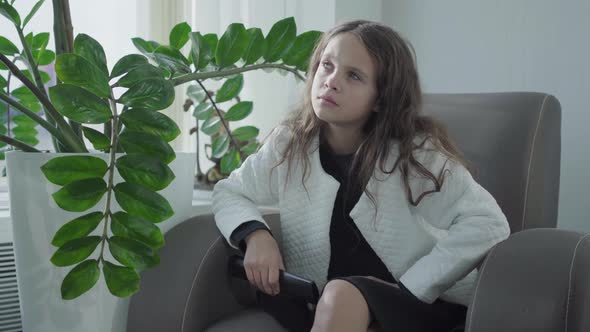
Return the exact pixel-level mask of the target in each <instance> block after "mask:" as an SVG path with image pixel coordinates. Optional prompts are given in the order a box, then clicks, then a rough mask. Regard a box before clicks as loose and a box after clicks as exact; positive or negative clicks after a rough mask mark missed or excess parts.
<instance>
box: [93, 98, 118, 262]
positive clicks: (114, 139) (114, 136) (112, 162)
mask: <svg viewBox="0 0 590 332" xmlns="http://www.w3.org/2000/svg"><path fill="white" fill-rule="evenodd" d="M109 104H110V106H111V111H112V112H113V119H112V120H111V149H110V157H109V180H108V183H107V201H106V207H105V211H104V229H103V233H102V243H101V246H100V256H99V257H98V259H99V260H100V261H103V260H104V259H103V252H104V246H105V242H106V240H107V239H108V233H107V232H108V224H109V217H111V199H112V194H113V178H114V176H115V161H116V158H117V155H116V154H117V149H116V148H115V147H116V146H117V139H118V137H119V132H118V130H117V128H118V122H119V116H118V115H117V104H116V103H115V98H114V97H113V92H112V91H111V96H110V98H109Z"/></svg>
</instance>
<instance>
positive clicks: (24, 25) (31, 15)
mask: <svg viewBox="0 0 590 332" xmlns="http://www.w3.org/2000/svg"><path fill="white" fill-rule="evenodd" d="M43 2H45V0H39V1H37V3H36V4H35V5H34V6H33V8H32V9H31V11H30V12H29V15H27V17H25V20H24V21H23V29H24V28H25V27H26V26H27V23H29V21H30V20H31V18H33V16H35V13H37V10H39V7H41V5H42V4H43Z"/></svg>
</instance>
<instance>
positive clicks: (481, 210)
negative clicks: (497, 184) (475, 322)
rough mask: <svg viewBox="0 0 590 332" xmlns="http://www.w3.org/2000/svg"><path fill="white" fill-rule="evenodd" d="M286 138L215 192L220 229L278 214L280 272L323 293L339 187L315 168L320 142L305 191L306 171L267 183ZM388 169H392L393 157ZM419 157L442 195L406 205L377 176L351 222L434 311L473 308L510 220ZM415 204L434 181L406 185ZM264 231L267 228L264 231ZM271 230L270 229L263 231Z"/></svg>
mask: <svg viewBox="0 0 590 332" xmlns="http://www.w3.org/2000/svg"><path fill="white" fill-rule="evenodd" d="M289 135H290V131H289V130H288V129H286V128H285V127H279V128H277V129H275V130H274V131H273V133H272V134H271V135H270V136H269V138H268V140H267V142H266V143H265V144H264V145H263V146H262V148H261V149H260V151H259V152H258V153H256V154H254V155H251V156H250V157H248V158H247V159H246V160H245V161H244V163H243V165H242V166H241V167H240V168H239V169H238V170H236V171H234V172H233V173H232V174H231V175H230V176H229V178H227V179H225V180H222V181H220V182H219V183H218V184H217V185H216V186H215V189H214V191H213V212H214V213H215V220H216V223H217V227H218V228H219V230H220V231H221V233H222V234H223V236H224V237H225V238H226V240H228V242H229V237H230V235H231V233H232V232H233V231H234V230H235V229H236V228H237V227H238V226H240V224H242V223H244V222H246V221H249V220H258V221H260V222H262V223H265V222H264V219H262V216H261V214H260V212H259V210H258V208H257V206H261V205H275V204H278V206H279V210H280V215H281V231H282V237H283V253H282V254H283V259H284V262H285V265H286V269H287V270H288V271H289V272H291V273H294V274H297V275H301V276H302V277H305V278H308V279H312V280H314V281H315V282H316V283H317V284H318V286H319V287H320V289H321V288H323V286H324V285H325V284H326V277H327V273H328V263H329V261H330V240H329V229H330V221H331V217H332V209H333V206H334V200H335V198H336V193H337V191H338V187H339V185H340V184H339V183H338V181H336V180H335V179H334V178H333V177H331V176H330V175H328V174H326V173H325V172H324V170H323V168H322V166H321V164H320V158H319V149H317V147H318V144H319V139H318V138H317V137H316V138H315V141H314V144H313V145H312V147H311V149H310V152H309V153H310V159H311V175H310V176H309V178H308V180H307V181H306V187H307V191H306V190H305V189H304V188H303V186H302V184H301V175H302V172H303V167H302V166H301V165H299V163H295V164H294V167H293V169H292V175H291V177H290V178H289V183H288V184H287V187H286V188H285V186H284V184H285V175H286V171H287V163H286V162H285V163H283V164H281V165H280V166H279V167H277V168H275V169H274V171H273V172H272V173H271V168H272V167H273V166H274V165H276V164H277V162H278V160H280V159H279V158H280V152H281V151H283V149H284V147H285V144H286V143H287V141H288V138H289ZM393 150H395V151H392V152H391V154H390V158H389V159H388V163H387V166H388V167H387V168H386V169H389V170H390V169H391V166H392V165H393V163H394V162H395V160H396V158H397V155H398V151H397V150H398V149H397V146H396V147H395V148H394V149H393ZM415 157H416V159H417V160H418V161H420V162H421V163H422V164H423V165H424V166H425V167H427V168H428V169H429V170H430V171H431V172H432V173H433V174H434V175H435V176H436V175H438V174H439V172H440V170H441V168H442V167H443V165H444V167H446V168H447V169H448V170H449V171H450V172H447V175H446V178H445V182H444V185H443V187H442V190H441V191H440V192H437V193H433V194H429V195H427V196H425V197H424V198H423V200H422V201H421V202H420V204H419V205H418V206H417V207H414V206H412V205H411V204H409V202H408V201H407V199H406V195H405V192H404V189H403V183H402V180H401V177H400V173H399V171H398V170H396V171H395V172H394V173H393V174H384V173H382V172H381V171H380V170H379V168H378V169H377V171H376V173H375V174H376V178H375V176H374V177H373V178H371V180H370V181H369V183H368V185H367V186H368V189H369V190H370V191H371V193H373V195H374V197H375V198H376V199H377V207H378V209H377V216H376V217H377V218H376V221H375V219H374V218H373V216H374V206H373V205H372V204H371V201H370V199H369V198H368V197H367V196H366V194H365V193H363V194H362V196H361V198H360V200H359V201H358V203H357V204H356V205H355V207H354V208H353V209H352V211H351V212H350V216H351V218H352V219H353V221H354V222H355V224H356V225H357V227H358V228H359V230H360V231H361V233H362V234H363V236H364V237H365V239H366V240H367V242H368V243H369V244H370V245H371V247H372V248H373V250H374V251H375V252H376V254H377V255H378V256H379V257H380V258H381V260H382V261H383V263H385V265H386V266H387V268H388V269H389V271H390V272H391V273H392V275H393V276H394V277H395V278H396V279H397V280H400V281H401V282H402V283H403V284H404V286H406V287H407V288H408V289H409V290H410V291H411V292H412V293H413V294H414V295H415V296H417V297H418V298H419V299H421V300H422V301H425V302H428V303H432V302H434V300H436V299H437V298H438V297H441V298H442V299H444V300H447V301H450V302H454V303H461V304H464V305H469V303H470V302H471V298H472V294H473V289H474V286H475V282H476V279H477V270H476V269H475V267H476V265H477V264H478V263H479V262H480V261H481V259H482V258H483V257H484V256H485V254H486V253H487V252H488V250H489V249H490V248H491V247H492V246H494V245H495V244H496V243H498V242H500V241H502V240H504V239H506V238H507V237H508V235H509V233H510V230H509V227H508V222H507V221H506V217H505V216H504V214H503V213H502V211H501V210H500V207H499V206H498V205H497V203H496V201H495V199H494V198H493V197H492V196H491V195H490V194H489V193H488V192H487V191H486V190H485V189H483V188H482V187H481V186H480V185H479V184H478V183H477V182H475V181H474V180H473V178H472V177H471V175H470V174H469V172H468V171H467V170H466V169H465V168H464V167H463V166H461V165H459V164H458V163H454V162H451V161H449V162H448V163H446V165H445V161H447V158H446V157H444V155H442V154H440V153H438V152H434V151H432V150H429V151H426V150H422V151H420V152H419V153H415ZM410 185H411V187H412V193H413V196H414V199H416V198H417V197H418V196H419V195H420V194H421V193H422V192H424V191H427V190H431V189H433V183H432V181H430V180H428V179H424V178H421V177H419V176H417V175H416V176H414V177H412V178H411V180H410ZM265 224H266V223H265ZM267 227H268V225H267Z"/></svg>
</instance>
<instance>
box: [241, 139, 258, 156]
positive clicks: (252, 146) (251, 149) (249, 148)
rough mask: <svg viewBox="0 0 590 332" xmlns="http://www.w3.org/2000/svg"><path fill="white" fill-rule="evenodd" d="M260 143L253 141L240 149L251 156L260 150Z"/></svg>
mask: <svg viewBox="0 0 590 332" xmlns="http://www.w3.org/2000/svg"><path fill="white" fill-rule="evenodd" d="M259 146H260V144H258V142H252V143H248V144H246V145H244V146H243V147H241V148H240V151H241V152H242V153H244V154H245V155H247V156H249V155H251V154H253V153H255V152H256V151H258V148H259Z"/></svg>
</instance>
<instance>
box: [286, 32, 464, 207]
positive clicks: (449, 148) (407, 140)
mask: <svg viewBox="0 0 590 332" xmlns="http://www.w3.org/2000/svg"><path fill="white" fill-rule="evenodd" d="M342 33H350V34H352V35H354V36H356V37H357V38H358V39H359V40H360V41H361V42H362V43H363V45H364V46H365V47H366V49H367V51H368V52H369V54H370V55H371V56H372V57H373V59H374V61H375V63H376V64H377V73H378V76H377V82H376V86H377V91H378V96H377V99H376V105H377V107H378V109H379V111H378V112H372V114H371V116H370V118H369V120H368V121H367V123H366V125H365V126H364V128H363V133H364V139H363V141H362V143H361V144H360V146H359V147H358V149H357V151H356V152H355V153H354V157H353V161H352V165H351V171H350V172H351V173H350V174H355V178H354V181H355V182H354V183H355V184H356V185H358V186H361V188H363V189H362V190H363V191H365V193H366V194H367V196H368V197H369V198H370V199H371V201H372V202H373V204H374V205H375V206H376V202H375V198H374V197H373V195H372V194H371V193H370V192H369V191H368V189H367V188H366V184H367V183H368V181H369V179H370V178H371V176H373V174H374V171H375V169H376V166H377V164H379V167H380V169H381V171H382V172H383V173H385V174H391V173H393V172H394V171H395V169H396V168H398V167H399V170H400V173H401V175H402V179H403V183H404V187H405V192H406V196H407V198H408V201H409V203H410V204H412V205H413V206H417V205H418V204H419V203H420V201H421V200H422V198H423V197H424V196H425V195H427V194H429V193H433V192H438V191H440V190H441V188H442V185H443V182H444V174H445V172H444V171H443V170H441V172H440V173H439V174H438V175H437V176H435V175H434V174H432V172H430V171H429V170H428V169H427V168H426V167H424V165H422V164H421V163H420V162H419V161H418V160H417V159H416V158H415V156H414V153H413V152H414V151H416V150H417V149H421V148H423V146H424V144H425V143H426V141H427V140H429V141H430V142H432V145H433V146H434V149H435V150H437V151H439V152H441V153H443V154H444V155H446V156H447V157H448V158H450V159H452V160H454V161H456V162H459V163H460V164H462V165H463V166H464V167H465V168H467V169H468V170H469V171H470V172H473V168H472V166H471V164H470V163H469V162H468V161H467V160H466V159H465V158H464V157H463V154H462V153H461V151H459V149H458V148H457V146H456V145H455V143H454V142H453V141H452V140H451V139H450V137H449V135H448V132H447V130H446V128H445V126H444V125H443V124H442V123H441V122H439V121H437V120H435V119H434V118H432V117H430V116H426V115H424V114H422V91H421V88H420V81H419V78H418V71H417V69H416V60H415V55H414V50H413V48H412V46H411V44H410V43H409V42H408V41H406V40H405V39H404V38H403V37H401V36H400V35H399V34H398V33H397V32H395V31H394V30H393V29H391V28H390V27H388V26H386V25H384V24H381V23H377V22H371V21H364V20H356V21H350V22H345V23H342V24H339V25H337V26H335V27H334V28H332V29H331V30H329V31H327V32H326V33H324V34H323V35H322V37H321V38H320V40H319V41H318V43H317V45H316V47H315V49H314V52H313V55H312V57H311V58H310V62H309V67H308V68H309V69H308V73H307V80H306V84H305V90H304V94H303V100H302V101H301V104H300V106H299V107H298V108H296V109H295V110H294V111H293V112H291V114H290V115H289V116H288V117H287V119H286V120H284V121H283V123H282V125H284V126H286V127H288V128H289V129H290V131H291V132H292V135H291V137H290V140H289V142H288V143H287V145H286V148H285V150H284V151H283V156H282V159H281V160H280V161H279V163H278V165H280V164H282V163H283V162H285V161H287V162H288V171H287V178H288V177H289V176H290V173H291V169H292V163H293V161H294V160H300V161H302V162H303V167H304V171H303V177H302V179H301V182H302V184H303V186H304V187H305V180H306V178H307V177H308V176H309V172H310V170H309V168H310V159H309V155H308V153H309V149H310V146H311V144H312V142H313V140H314V138H315V137H316V135H319V134H320V130H321V128H322V126H323V125H324V124H325V123H324V122H323V121H322V120H320V119H319V118H318V117H317V116H316V115H315V113H314V112H313V108H312V104H311V88H312V82H313V79H314V76H315V74H316V71H317V69H318V66H319V63H320V59H321V56H322V52H323V51H324V49H325V47H326V45H327V44H328V42H329V41H330V40H331V39H332V38H333V37H334V36H336V35H338V34H342ZM418 136H420V137H426V139H424V140H422V142H421V143H420V144H416V138H417V137H418ZM396 142H397V143H399V152H400V153H399V157H398V159H397V160H396V162H395V163H394V166H393V167H392V169H391V170H386V169H385V167H386V159H387V157H388V155H389V153H390V151H391V149H392V148H393V146H394V144H395V143H396ZM297 157H298V158H297ZM278 165H276V166H278ZM276 166H275V167H276ZM443 169H444V167H443ZM411 171H416V172H417V173H418V174H419V175H421V176H424V177H426V178H427V179H430V180H432V182H433V183H434V189H433V190H430V191H426V192H424V193H421V194H420V195H419V197H418V198H417V199H414V197H413V194H412V190H411V188H410V185H409V177H410V173H411ZM285 183H288V180H287V181H286V182H285Z"/></svg>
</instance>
